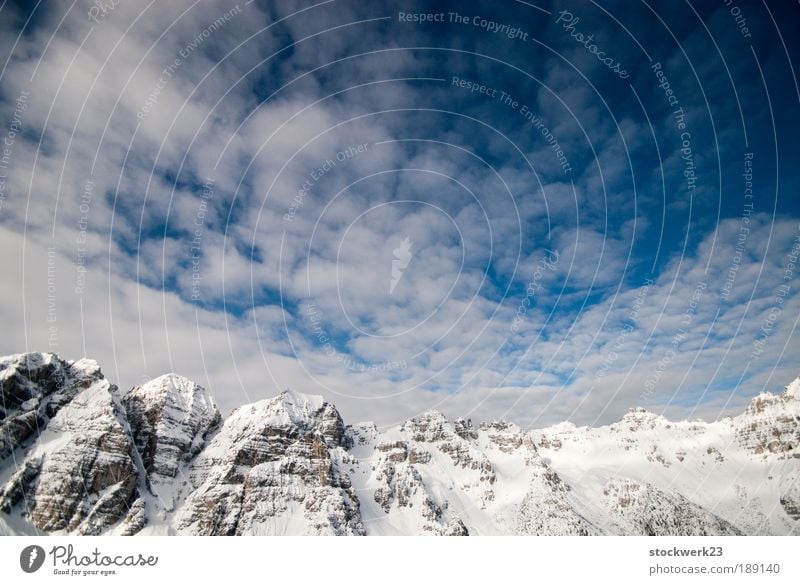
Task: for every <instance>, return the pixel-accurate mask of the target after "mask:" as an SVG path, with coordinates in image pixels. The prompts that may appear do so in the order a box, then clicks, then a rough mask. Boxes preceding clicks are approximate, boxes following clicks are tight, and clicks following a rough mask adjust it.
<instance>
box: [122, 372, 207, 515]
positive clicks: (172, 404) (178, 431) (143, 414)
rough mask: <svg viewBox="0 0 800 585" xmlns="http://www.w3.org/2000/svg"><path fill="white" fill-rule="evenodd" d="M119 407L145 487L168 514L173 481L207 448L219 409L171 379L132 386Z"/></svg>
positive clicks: (197, 389)
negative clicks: (136, 453) (138, 458)
mask: <svg viewBox="0 0 800 585" xmlns="http://www.w3.org/2000/svg"><path fill="white" fill-rule="evenodd" d="M123 403H124V405H125V411H126V414H127V417H128V422H129V424H130V428H131V431H132V433H133V438H134V441H135V443H136V448H137V451H138V452H139V455H140V456H141V461H142V466H143V468H144V471H145V473H146V475H147V481H148V486H149V487H150V489H151V491H152V493H153V494H154V495H155V496H156V498H157V500H158V503H159V504H160V505H161V506H162V507H163V508H164V509H165V510H172V509H173V507H174V495H175V494H174V489H173V483H174V480H175V477H176V476H177V475H178V472H179V470H181V468H182V467H183V466H184V465H185V464H186V463H188V462H189V461H190V460H191V459H192V458H193V457H194V456H195V455H197V454H198V453H199V452H200V451H201V450H202V448H203V447H204V446H205V438H206V435H207V434H208V433H209V432H210V431H211V430H212V429H213V428H214V427H215V426H216V425H217V424H218V423H219V422H220V418H221V417H220V413H219V410H217V407H216V405H215V404H214V400H213V398H212V397H211V395H210V393H209V392H208V391H207V390H205V389H204V388H203V387H202V386H198V385H197V384H195V383H194V382H192V381H191V380H187V379H186V378H184V377H182V376H178V375H175V374H167V375H164V376H160V377H159V378H156V379H155V380H151V381H150V382H147V383H146V384H143V385H141V386H136V387H135V388H133V389H132V390H131V391H130V392H128V393H127V394H126V395H125V397H124V399H123Z"/></svg>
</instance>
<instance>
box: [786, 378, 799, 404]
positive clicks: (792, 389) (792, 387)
mask: <svg viewBox="0 0 800 585" xmlns="http://www.w3.org/2000/svg"><path fill="white" fill-rule="evenodd" d="M783 395H784V396H786V397H787V398H794V399H798V398H800V376H798V377H797V378H795V380H794V382H792V383H791V384H789V385H788V386H787V387H786V390H785V391H784V393H783Z"/></svg>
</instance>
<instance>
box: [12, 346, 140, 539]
mask: <svg viewBox="0 0 800 585" xmlns="http://www.w3.org/2000/svg"><path fill="white" fill-rule="evenodd" d="M2 366H5V367H3V368H2V374H0V375H2V376H3V378H2V382H0V388H1V389H2V390H1V391H2V398H3V401H2V403H3V405H4V410H5V413H6V418H5V419H4V420H3V421H2V422H3V425H4V429H5V428H6V427H7V426H8V427H10V428H11V429H13V431H12V432H11V433H9V434H8V435H6V440H5V443H4V444H5V445H6V446H7V449H8V450H9V455H8V456H6V457H5V459H3V469H2V471H3V476H2V478H3V480H4V486H3V488H2V491H1V492H0V510H3V511H4V512H6V513H10V512H12V511H14V510H20V511H21V512H22V514H23V515H24V516H25V517H26V518H27V519H28V520H29V521H30V523H31V524H33V525H34V526H35V527H36V528H38V529H39V530H41V531H43V532H74V533H78V534H100V533H102V532H104V531H105V530H107V529H109V528H110V527H111V526H113V525H115V524H117V523H118V522H123V523H124V522H125V521H126V520H128V515H129V513H130V511H131V509H132V507H134V504H135V500H136V499H137V497H138V475H137V472H136V468H135V466H134V464H133V461H132V459H131V454H132V451H133V443H132V441H131V439H130V436H129V435H128V433H127V432H126V429H125V423H124V418H123V417H124V414H123V412H122V410H121V406H120V404H119V403H118V402H117V401H116V399H115V398H114V396H113V391H114V390H115V388H114V387H113V386H112V385H111V384H109V383H108V381H106V380H105V379H103V376H102V374H101V373H100V369H99V368H98V367H97V364H95V363H94V362H91V361H87V360H81V361H80V362H76V363H70V362H64V361H61V360H59V359H58V358H57V357H56V356H53V355H38V354H35V355H33V356H31V357H30V358H27V357H26V356H12V357H11V358H6V359H4V360H2ZM2 366H0V367H2ZM9 407H11V408H9ZM27 419H31V420H32V421H34V422H33V423H32V425H31V426H32V427H33V429H32V430H30V429H28V427H24V428H25V431H24V432H20V429H21V428H23V426H22V425H21V424H20V420H27ZM26 447H27V448H26ZM9 473H10V475H9Z"/></svg>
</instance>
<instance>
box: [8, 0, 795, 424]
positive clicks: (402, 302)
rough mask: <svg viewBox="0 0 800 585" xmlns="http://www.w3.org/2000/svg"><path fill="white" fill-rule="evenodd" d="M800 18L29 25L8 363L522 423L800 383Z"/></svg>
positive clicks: (277, 19) (676, 404)
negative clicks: (30, 355) (81, 361)
mask: <svg viewBox="0 0 800 585" xmlns="http://www.w3.org/2000/svg"><path fill="white" fill-rule="evenodd" d="M798 38H800V6H798V5H797V4H796V3H791V2H778V3H766V2H762V3H758V2H741V1H736V0H723V1H719V2H695V1H686V2H653V1H652V0H648V1H644V0H642V1H641V2H603V3H602V4H600V3H595V2H591V1H590V2H545V1H543V0H533V1H531V2H528V1H525V2H523V1H521V0H518V1H512V0H503V1H499V2H477V1H476V2H423V1H405V0H404V1H399V2H380V3H377V2H369V3H367V2H357V1H347V0H328V1H322V2H313V1H311V2H299V1H283V2H273V1H270V2H266V1H263V0H255V1H249V2H248V1H241V2H239V3H238V4H236V3H233V2H218V1H195V2H190V1H183V0H178V1H170V2H165V1H160V2H156V1H153V2H150V3H147V2H132V1H129V0H118V1H116V2H105V3H103V2H95V3H92V2H89V1H75V2H72V3H70V2H63V3H42V2H39V3H37V2H16V3H15V2H10V1H6V2H4V3H3V4H2V6H1V9H0V134H2V136H0V140H2V142H3V143H2V152H1V153H0V154H1V155H2V156H1V157H0V175H2V176H0V246H1V247H2V249H3V254H2V257H0V258H2V259H0V268H1V269H2V280H0V302H2V307H3V334H2V335H0V354H13V353H21V352H25V351H51V352H55V353H57V354H58V355H59V356H61V357H62V358H64V359H78V358H81V357H84V356H86V357H90V358H93V359H96V360H97V361H98V362H99V363H100V365H101V366H102V368H103V370H104V372H105V374H106V376H107V377H108V378H109V379H110V380H111V381H112V382H114V383H116V384H118V385H119V386H120V388H122V389H128V388H131V387H132V386H134V385H136V384H140V383H142V382H143V381H146V380H148V379H152V378H154V377H156V376H158V375H161V374H164V373H166V372H176V373H179V374H182V375H185V376H187V377H189V378H191V379H193V380H195V381H197V382H198V383H200V384H201V385H203V386H205V387H207V388H209V389H210V390H211V392H212V393H213V395H214V397H215V399H216V401H217V403H218V405H219V406H220V408H221V410H222V411H223V412H229V411H230V410H231V409H233V408H235V407H237V406H239V405H241V404H245V403H248V402H253V401H255V400H261V399H265V398H269V397H272V396H275V395H276V394H277V393H279V392H280V391H281V390H284V389H287V388H288V389H291V390H294V391H297V392H303V393H308V394H321V395H323V396H324V397H325V398H326V399H327V400H329V401H331V402H333V403H334V404H336V405H337V407H338V408H339V410H340V411H341V412H342V414H343V416H344V418H345V420H347V421H348V422H356V421H358V420H373V421H375V422H376V423H378V424H379V425H389V424H395V423H397V422H399V421H402V420H404V419H406V418H409V417H412V416H414V415H416V414H419V413H421V412H423V411H425V410H427V409H436V410H440V411H442V412H443V413H445V414H446V415H447V416H450V417H465V418H471V419H473V420H492V419H505V420H511V421H513V422H516V423H517V424H519V425H520V426H522V427H524V428H537V427H542V426H546V425H549V424H554V423H557V422H559V421H564V420H569V421H572V422H574V423H576V424H591V425H597V424H607V423H609V422H613V421H615V420H617V419H619V417H620V416H622V415H623V414H624V413H625V412H626V411H627V410H628V409H629V408H631V407H636V406H642V407H645V408H647V409H649V410H651V411H653V412H657V413H659V414H664V415H665V416H668V417H670V418H674V419H684V418H688V419H695V418H702V419H705V420H715V419H718V418H720V417H723V416H726V415H730V414H735V413H736V412H738V411H740V410H741V409H743V408H744V407H745V406H746V405H747V404H748V402H749V400H750V399H751V398H752V397H753V396H755V395H757V394H758V393H760V392H763V391H769V392H780V391H782V389H783V387H784V386H785V385H787V384H788V383H789V382H791V381H792V380H793V379H794V378H795V377H796V376H797V375H798V374H800V363H799V362H798V349H800V343H799V340H800V337H798V332H797V324H798V317H799V316H800V295H798V290H799V289H800V265H799V264H798V254H799V253H800V196H798V187H799V186H800V183H799V182H798V179H799V178H800V173H798V165H797V162H798V160H800V132H798V122H797V121H798V119H800V88H799V86H798V79H797V77H798V71H797V67H796V66H795V65H796V63H797V61H798V56H799V54H800V44H799V43H798V41H797V39H798Z"/></svg>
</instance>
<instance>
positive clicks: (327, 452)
mask: <svg viewBox="0 0 800 585" xmlns="http://www.w3.org/2000/svg"><path fill="white" fill-rule="evenodd" d="M347 444H348V442H347V437H346V435H345V428H344V424H343V423H342V421H341V417H340V416H339V413H338V412H337V411H336V409H335V408H334V407H333V406H332V405H330V404H328V403H326V402H324V401H323V400H322V399H321V398H320V397H315V396H303V395H299V394H295V393H292V392H284V393H282V394H281V395H280V396H278V397H277V398H274V399H272V400H264V401H261V402H257V403H255V404H250V405H247V406H242V407H240V408H238V409H236V410H235V411H234V412H233V413H232V414H231V415H230V416H229V417H228V418H227V419H226V420H225V422H224V424H223V425H222V427H221V428H220V429H219V431H218V433H217V434H216V435H214V437H213V438H212V439H211V440H210V442H209V444H208V446H207V447H206V448H205V449H204V450H203V451H202V453H201V454H200V455H199V456H198V457H197V459H196V460H195V461H194V462H193V463H192V465H191V467H190V468H189V470H188V475H189V483H190V490H191V491H190V493H189V494H188V496H187V497H186V501H185V503H184V504H183V505H181V506H180V507H179V509H178V511H177V514H176V516H175V526H176V527H177V529H178V530H179V531H180V532H183V533H189V534H205V535H208V534H213V535H225V534H286V533H291V534H298V533H299V534H363V533H364V527H363V524H362V522H361V516H360V514H359V503H358V498H357V497H356V494H355V492H354V491H353V489H352V486H351V484H350V480H349V477H348V476H347V474H346V473H342V472H341V468H342V467H343V466H344V465H346V462H347V460H348V459H349V455H348V454H347V452H346V450H345V447H346V446H347Z"/></svg>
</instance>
